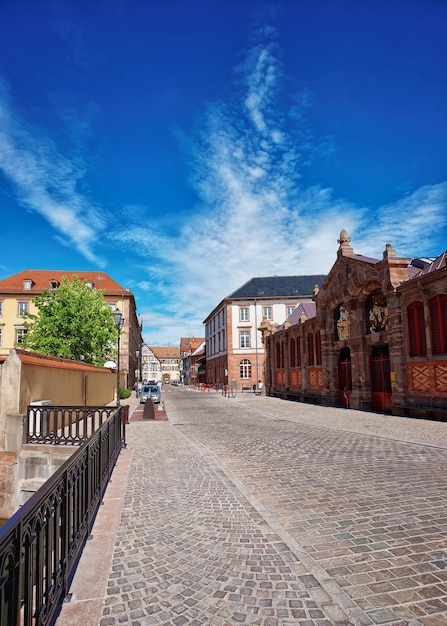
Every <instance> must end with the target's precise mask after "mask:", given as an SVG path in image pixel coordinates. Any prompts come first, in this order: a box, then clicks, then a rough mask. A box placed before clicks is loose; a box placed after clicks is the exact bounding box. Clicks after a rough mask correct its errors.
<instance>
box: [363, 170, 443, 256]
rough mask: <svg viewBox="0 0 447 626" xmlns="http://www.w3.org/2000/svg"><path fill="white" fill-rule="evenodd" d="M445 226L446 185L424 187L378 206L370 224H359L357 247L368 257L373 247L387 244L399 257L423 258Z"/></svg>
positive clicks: (439, 251)
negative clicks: (359, 234) (359, 237)
mask: <svg viewBox="0 0 447 626" xmlns="http://www.w3.org/2000/svg"><path fill="white" fill-rule="evenodd" d="M446 226H447V182H442V183H439V184H436V185H424V186H423V187H420V188H419V189H416V190H415V191H413V192H412V193H409V194H407V195H406V196H405V197H403V198H401V199H399V200H397V201H396V202H393V203H390V204H387V205H385V206H383V207H380V208H379V210H378V212H377V218H376V220H375V223H374V224H372V225H369V224H365V223H363V224H362V228H361V240H360V242H359V245H361V246H362V249H363V250H365V254H368V253H369V252H370V251H371V250H372V249H374V248H375V247H376V246H377V245H379V246H382V249H384V247H385V246H384V243H383V242H388V241H389V242H390V243H391V244H392V245H393V248H395V249H396V253H398V254H399V255H401V256H405V255H406V256H418V255H419V256H426V255H427V254H430V253H431V251H432V250H433V243H434V241H433V240H435V241H436V242H437V234H438V233H439V232H442V231H443V230H445V229H446ZM397 248H398V250H397ZM443 251H444V250H438V253H441V252H443Z"/></svg>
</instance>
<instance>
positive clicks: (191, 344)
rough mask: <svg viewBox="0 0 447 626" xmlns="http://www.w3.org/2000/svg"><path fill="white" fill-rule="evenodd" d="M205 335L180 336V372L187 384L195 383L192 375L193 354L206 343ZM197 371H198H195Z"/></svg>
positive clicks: (182, 379)
mask: <svg viewBox="0 0 447 626" xmlns="http://www.w3.org/2000/svg"><path fill="white" fill-rule="evenodd" d="M204 341H205V337H181V338H180V372H181V381H182V382H183V383H184V384H185V385H191V384H195V382H193V379H194V378H196V377H193V375H192V370H191V367H192V359H191V357H192V355H193V354H194V353H195V352H196V350H197V349H198V348H200V347H201V345H202V344H203V343H204ZM195 373H196V372H195Z"/></svg>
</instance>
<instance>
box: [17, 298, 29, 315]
mask: <svg viewBox="0 0 447 626" xmlns="http://www.w3.org/2000/svg"><path fill="white" fill-rule="evenodd" d="M28 311H29V302H28V300H22V301H20V302H19V303H18V306H17V315H18V317H23V316H24V315H25V314H26V313H28Z"/></svg>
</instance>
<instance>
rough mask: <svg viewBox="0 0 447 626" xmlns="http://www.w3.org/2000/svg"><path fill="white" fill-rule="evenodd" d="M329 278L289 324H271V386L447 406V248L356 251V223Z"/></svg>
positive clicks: (329, 396)
mask: <svg viewBox="0 0 447 626" xmlns="http://www.w3.org/2000/svg"><path fill="white" fill-rule="evenodd" d="M338 242H339V244H340V245H339V249H338V252H337V260H336V261H335V263H334V265H333V267H332V269H331V271H330V272H329V274H328V276H327V278H326V280H325V281H324V283H323V284H322V286H321V289H320V290H319V291H318V293H316V294H315V296H314V298H313V302H314V308H313V310H312V308H311V307H309V306H307V311H304V310H302V311H301V312H300V315H295V316H294V317H292V318H289V320H288V321H287V322H286V323H285V324H283V325H282V326H281V327H275V326H272V325H270V326H268V325H267V326H265V327H264V328H263V329H262V332H263V341H264V345H265V348H266V354H267V357H266V390H267V393H268V394H270V395H276V396H280V397H283V398H288V399H296V400H303V401H310V402H317V403H322V404H327V405H338V406H347V407H351V408H355V409H367V410H378V411H382V412H387V413H394V414H398V415H407V414H408V415H410V414H416V415H421V416H424V415H430V416H441V417H442V416H444V415H445V412H446V411H447V271H446V256H447V253H445V252H444V253H442V254H441V255H440V256H439V257H438V258H437V259H425V260H423V259H410V258H399V257H397V256H396V253H395V251H394V250H393V249H392V247H391V245H390V244H389V243H387V244H386V247H385V250H384V252H383V258H382V259H373V258H369V257H365V256H362V255H360V254H356V253H355V252H354V250H353V248H352V247H351V245H350V242H351V238H350V237H349V236H348V235H347V233H346V231H342V232H341V233H340V239H339V240H338Z"/></svg>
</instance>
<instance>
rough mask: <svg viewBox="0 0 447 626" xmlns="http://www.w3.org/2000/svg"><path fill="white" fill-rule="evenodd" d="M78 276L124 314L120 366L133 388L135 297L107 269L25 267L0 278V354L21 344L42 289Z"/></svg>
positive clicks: (137, 328) (137, 329)
mask: <svg viewBox="0 0 447 626" xmlns="http://www.w3.org/2000/svg"><path fill="white" fill-rule="evenodd" d="M74 276H77V277H78V278H79V279H80V280H81V281H83V282H85V283H87V284H88V285H89V286H91V287H92V289H99V290H101V291H103V292H104V296H105V299H106V301H107V303H108V304H109V306H110V307H111V308H112V309H115V307H117V308H118V309H119V310H120V311H121V313H122V314H123V317H124V326H123V330H122V333H121V339H120V367H121V369H122V370H125V372H126V375H127V381H126V385H127V387H129V388H131V387H132V386H133V384H134V382H135V376H136V372H137V369H138V363H137V356H136V352H137V350H139V349H140V346H141V343H142V339H141V330H142V329H141V323H140V321H139V319H138V316H137V313H136V304H135V298H134V296H133V294H132V292H131V291H129V290H128V289H125V288H124V287H121V285H119V284H118V283H117V282H116V281H114V280H113V279H112V278H110V276H109V275H108V274H106V273H105V272H76V271H64V270H24V271H23V272H19V273H18V274H14V275H13V276H9V277H8V278H4V279H3V280H0V355H8V354H9V352H10V350H11V348H14V347H16V346H17V345H18V346H19V347H20V340H21V337H22V336H23V334H24V332H25V327H24V323H23V322H24V319H23V316H24V314H25V313H27V312H29V313H36V312H37V310H36V307H35V306H34V302H33V300H34V298H35V297H36V296H37V295H39V294H41V293H42V292H43V291H51V290H54V289H57V288H58V287H59V285H60V284H61V282H62V278H63V277H66V278H67V279H68V280H69V281H72V280H73V277H74Z"/></svg>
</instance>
